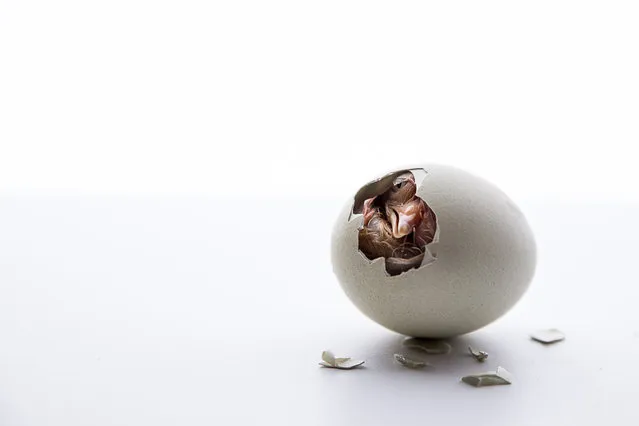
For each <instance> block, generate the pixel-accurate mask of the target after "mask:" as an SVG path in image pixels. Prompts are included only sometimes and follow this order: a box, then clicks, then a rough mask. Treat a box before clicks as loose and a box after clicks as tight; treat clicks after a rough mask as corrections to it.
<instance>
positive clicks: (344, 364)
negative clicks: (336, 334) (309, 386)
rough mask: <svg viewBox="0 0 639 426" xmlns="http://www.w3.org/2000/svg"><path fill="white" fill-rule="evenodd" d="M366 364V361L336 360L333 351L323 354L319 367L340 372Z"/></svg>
mask: <svg viewBox="0 0 639 426" xmlns="http://www.w3.org/2000/svg"><path fill="white" fill-rule="evenodd" d="M362 364H364V361H362V360H358V359H351V358H335V355H333V353H332V352H331V351H324V352H322V361H320V363H319V365H321V366H322V367H327V368H337V369H338V370H351V369H353V368H355V367H359V366H360V365H362Z"/></svg>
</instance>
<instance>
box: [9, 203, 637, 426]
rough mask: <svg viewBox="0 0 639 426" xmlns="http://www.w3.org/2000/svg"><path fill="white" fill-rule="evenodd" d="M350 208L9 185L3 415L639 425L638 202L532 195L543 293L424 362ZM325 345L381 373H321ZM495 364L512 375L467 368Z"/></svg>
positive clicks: (44, 421) (21, 420)
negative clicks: (386, 325) (547, 335)
mask: <svg viewBox="0 0 639 426" xmlns="http://www.w3.org/2000/svg"><path fill="white" fill-rule="evenodd" d="M340 207H341V201H340V200H337V201H336V200H316V201H311V200H287V201H266V200H250V199H244V200H235V201H233V200H216V199H214V198H187V197H173V198H157V197H156V198H150V197H149V198H133V197H101V198H100V197H49V198H46V197H40V198H38V197H30V198H29V197H3V198H0V425H2V426H49V425H51V426H89V425H90V426H102V425H131V426H141V425H153V426H164V425H180V426H184V425H189V426H195V425H235V424H246V425H271V424H273V425H289V424H290V425H328V424H333V425H345V426H346V425H348V426H355V425H378V424H379V425H401V424H407V425H408V424H415V425H420V424H425V425H427V424H438V425H455V424H467V425H474V424H479V425H483V424H486V425H488V424H491V425H504V426H506V425H509V426H510V425H570V424H574V425H577V424H579V425H600V424H614V425H626V424H627V425H637V424H639V407H638V402H637V395H638V394H639V390H638V389H639V388H638V385H637V382H638V381H639V372H638V370H637V369H636V366H637V362H638V360H639V308H638V299H639V298H638V296H639V292H638V290H637V288H638V286H639V280H638V276H639V273H638V268H639V249H638V242H639V224H638V221H637V218H639V207H636V206H635V207H633V206H625V205H603V204H602V205H597V204H595V203H590V204H587V203H582V204H570V203H565V202H564V203H561V202H549V201H548V202H544V203H542V202H530V203H523V204H522V208H523V209H524V211H525V212H526V214H527V216H528V217H529V219H530V221H531V224H532V226H533V228H534V230H535V231H536V234H537V238H538V245H539V254H540V257H539V267H538V273H537V276H536V278H535V281H534V282H533V285H532V286H531V289H530V290H529V292H528V293H527V294H526V295H525V296H524V298H523V299H522V301H521V302H520V303H519V304H518V305H517V306H516V307H515V308H514V309H513V310H512V311H511V312H510V313H509V314H507V315H506V316H504V317H503V318H502V319H500V320H499V321H497V322H496V323H494V324H492V325H490V326H488V327H486V328H485V329H483V330H480V331H478V332H475V333H472V334H470V335H467V336H462V337H460V338H457V339H455V340H453V341H452V342H451V343H452V345H453V347H454V349H453V352H452V353H451V354H450V355H448V356H430V357H428V361H429V362H430V363H432V364H433V365H434V367H433V368H431V369H427V370H423V371H412V370H408V369H405V368H402V367H400V366H399V365H397V364H395V363H394V361H393V360H392V354H393V353H395V352H398V351H402V352H406V353H409V352H407V351H405V350H403V349H402V348H401V346H400V342H401V340H402V337H401V336H399V335H397V334H394V333H392V332H390V331H387V330H385V329H383V328H382V327H380V326H378V325H376V324H375V323H373V322H371V321H370V320H368V319H367V318H365V317H364V316H363V315H362V314H360V313H359V312H358V311H357V310H356V309H355V308H354V307H353V305H351V304H350V302H349V301H348V300H347V298H346V296H345V295H344V294H343V293H342V291H341V289H340V288H339V285H338V284H337V282H336V280H335V278H334V277H333V275H332V271H331V266H330V261H329V240H330V229H331V226H332V221H333V218H334V217H335V215H336V214H337V212H338V210H339V208H340ZM543 327H557V328H560V329H561V330H563V331H564V332H565V333H566V335H567V339H566V340H565V341H564V342H561V343H558V344H555V345H550V346H544V345H541V344H539V343H536V342H533V341H531V340H530V339H529V337H528V333H529V332H531V331H532V330H535V329H537V328H543ZM468 344H472V345H473V346H475V347H477V348H479V349H483V350H486V351H488V352H489V353H490V357H489V359H488V361H487V362H486V363H485V365H482V364H479V363H477V362H476V361H474V360H473V359H472V358H469V357H468V356H467V354H466V352H465V351H466V346H467V345H468ZM324 349H331V350H333V351H334V352H335V353H336V354H337V355H347V356H352V357H357V358H364V359H366V364H365V368H362V369H359V370H354V371H337V370H329V369H322V368H320V367H319V366H318V365H317V362H318V361H319V359H320V353H321V351H322V350H324ZM415 355H416V356H419V354H415ZM498 365H501V366H503V367H505V368H507V369H508V370H509V371H510V372H511V373H512V374H513V376H514V383H513V385H511V386H500V387H493V388H473V387H470V386H468V385H466V384H464V383H460V382H459V378H460V377H461V376H462V375H465V374H469V373H474V372H480V371H483V370H486V369H493V368H496V367H497V366H498Z"/></svg>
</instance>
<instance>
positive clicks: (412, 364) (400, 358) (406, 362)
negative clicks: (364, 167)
mask: <svg viewBox="0 0 639 426" xmlns="http://www.w3.org/2000/svg"><path fill="white" fill-rule="evenodd" d="M393 356H394V357H395V361H397V362H399V363H400V364H401V365H403V366H404V367H406V368H415V369H419V368H424V367H426V366H430V364H428V363H427V362H423V361H417V360H415V359H411V358H408V357H407V356H405V355H402V354H395V355H393Z"/></svg>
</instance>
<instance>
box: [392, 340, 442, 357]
mask: <svg viewBox="0 0 639 426" xmlns="http://www.w3.org/2000/svg"><path fill="white" fill-rule="evenodd" d="M403 345H404V346H406V347H407V348H411V349H419V350H421V351H424V352H426V353H427V354H431V355H440V354H447V353H449V352H450V345H449V344H448V343H446V342H444V341H443V340H431V339H420V338H417V337H409V338H407V339H406V340H404V342H403Z"/></svg>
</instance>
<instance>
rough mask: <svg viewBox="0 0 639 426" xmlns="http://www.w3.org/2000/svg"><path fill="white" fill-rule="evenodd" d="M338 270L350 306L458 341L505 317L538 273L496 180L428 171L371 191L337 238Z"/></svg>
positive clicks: (527, 239) (401, 175)
mask: <svg viewBox="0 0 639 426" xmlns="http://www.w3.org/2000/svg"><path fill="white" fill-rule="evenodd" d="M331 254H332V262H333V271H334V272H335V275H336V276H337V278H338V280H339V282H340V284H341V286H342V288H343V289H344V291H345V292H346V295H347V296H348V297H349V298H350V299H351V301H352V302H353V303H354V304H355V305H356V306H357V307H358V308H359V309H360V310H361V311H362V312H363V313H364V314H365V315H367V316H368V317H370V318H371V319H373V320H374V321H376V322H377V323H379V324H381V325H383V326H385V327H386V328H389V329H391V330H393V331H396V332H398V333H401V334H405V335H409V336H414V337H426V338H444V337H452V336H456V335H460V334H464V333H468V332H471V331H474V330H477V329H479V328H481V327H483V326H485V325H487V324H489V323H491V322H492V321H494V320H496V319H497V318H499V317H500V316H502V315H503V314H504V313H506V312H507V311H508V310H509V309H510V308H511V307H512V306H513V305H514V304H515V303H516V302H517V301H518V300H519V299H520V298H521V296H522V295H523V294H524V293H525V291H526V289H527V288H528V286H529V284H530V281H531V280H532V277H533V275H534V271H535V264H536V247H535V240H534V236H533V234H532V231H531V229H530V227H529V225H528V222H527V221H526V218H525V217H524V215H523V214H522V213H521V211H520V210H519V208H518V207H517V206H516V205H515V204H514V203H513V202H512V200H510V198H508V196H507V195H506V194H504V193H503V192H502V191H500V190H499V189H498V188H496V187H495V186H494V185H492V184H491V183H489V182H487V181H485V180H483V179H481V178H478V177H476V176H474V175H472V174H470V173H467V172H464V171H462V170H459V169H456V168H453V167H449V166H442V165H426V166H423V167H416V168H408V169H402V170H397V171H395V172H392V173H389V174H387V175H385V176H383V177H381V178H379V179H376V180H374V181H372V182H370V183H368V184H366V185H364V186H363V187H362V188H361V189H360V190H359V191H358V192H357V193H356V194H355V196H354V197H353V198H352V199H350V200H349V201H348V202H347V204H346V206H345V207H344V209H343V210H342V212H341V213H340V215H339V217H338V219H337V222H336V224H335V227H334V229H333V235H332V253H331Z"/></svg>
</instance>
